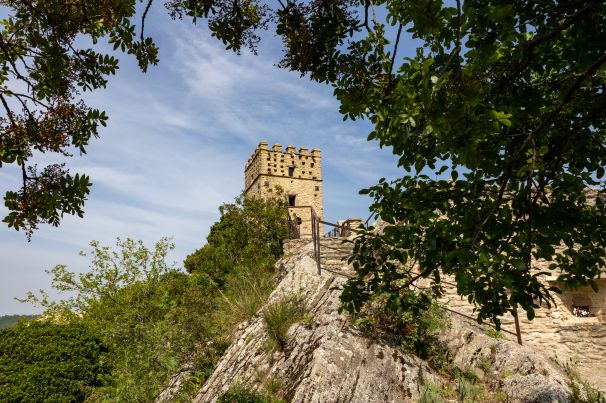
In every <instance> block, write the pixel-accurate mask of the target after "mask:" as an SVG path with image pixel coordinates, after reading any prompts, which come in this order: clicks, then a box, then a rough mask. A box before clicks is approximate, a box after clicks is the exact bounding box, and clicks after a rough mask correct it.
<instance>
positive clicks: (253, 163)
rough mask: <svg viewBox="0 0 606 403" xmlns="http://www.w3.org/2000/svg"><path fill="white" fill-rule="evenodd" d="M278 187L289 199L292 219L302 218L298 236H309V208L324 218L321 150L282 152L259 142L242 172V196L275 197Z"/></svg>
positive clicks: (291, 148)
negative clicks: (295, 217)
mask: <svg viewBox="0 0 606 403" xmlns="http://www.w3.org/2000/svg"><path fill="white" fill-rule="evenodd" d="M278 187H279V188H282V190H283V192H284V194H285V197H288V205H289V213H290V215H291V217H294V216H295V215H296V216H297V217H299V218H301V221H302V222H301V236H305V237H307V236H311V212H310V209H309V208H308V206H311V207H313V209H314V210H315V212H316V214H317V215H318V216H319V217H320V218H322V217H324V207H323V205H322V158H321V155H320V150H319V149H317V148H314V149H312V150H311V153H309V152H308V149H307V148H305V147H301V148H299V150H297V149H296V148H295V146H293V145H289V146H287V147H286V149H285V150H282V145H280V144H274V146H273V147H272V149H269V148H268V146H267V142H265V141H261V142H260V143H259V145H258V146H257V148H256V149H255V151H254V152H253V154H252V156H251V157H250V158H249V159H248V162H247V163H246V168H245V169H244V194H245V195H246V196H247V197H268V196H272V195H275V194H276V190H277V188H278ZM321 231H322V229H321ZM321 233H322V232H321Z"/></svg>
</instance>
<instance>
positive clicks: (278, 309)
mask: <svg viewBox="0 0 606 403" xmlns="http://www.w3.org/2000/svg"><path fill="white" fill-rule="evenodd" d="M306 313H307V306H306V304H305V300H304V299H303V297H302V296H301V295H283V296H281V297H280V298H278V299H277V300H276V301H274V302H272V303H271V304H269V305H268V306H267V307H266V308H265V311H264V312H263V319H264V320H265V326H266V328H267V334H268V335H269V337H270V339H271V340H273V341H274V342H275V344H276V347H277V348H278V350H280V351H282V350H284V347H286V343H287V342H288V337H287V333H288V329H290V327H291V326H292V325H293V324H294V323H296V322H298V321H300V320H301V319H303V317H304V316H305V314H306Z"/></svg>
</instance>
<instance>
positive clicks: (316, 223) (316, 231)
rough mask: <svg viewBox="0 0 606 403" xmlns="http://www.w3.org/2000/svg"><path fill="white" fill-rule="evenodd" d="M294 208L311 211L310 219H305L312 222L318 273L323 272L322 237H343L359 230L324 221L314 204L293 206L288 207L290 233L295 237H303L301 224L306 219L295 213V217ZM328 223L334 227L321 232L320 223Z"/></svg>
mask: <svg viewBox="0 0 606 403" xmlns="http://www.w3.org/2000/svg"><path fill="white" fill-rule="evenodd" d="M294 209H304V210H309V212H310V220H309V221H308V220H305V222H310V224H311V239H312V242H313V245H314V257H315V259H316V265H317V268H318V275H321V274H322V264H321V261H320V257H321V254H320V248H321V243H320V241H321V239H322V238H342V237H345V236H349V235H350V234H351V233H352V232H357V229H355V228H352V227H351V226H350V225H348V224H346V225H339V224H335V223H332V222H330V221H324V220H322V218H321V217H320V216H319V215H318V213H316V210H315V209H314V208H313V206H291V207H289V208H288V229H289V235H290V236H291V237H292V238H293V239H300V238H301V225H302V224H303V222H304V220H303V219H302V217H300V216H297V215H296V214H294V217H293V216H291V215H290V213H291V210H294ZM321 224H322V225H327V226H330V227H333V229H332V230H330V231H329V232H328V233H327V234H323V233H321V232H320V225H321Z"/></svg>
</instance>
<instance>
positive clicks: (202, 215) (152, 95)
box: [0, 7, 407, 315]
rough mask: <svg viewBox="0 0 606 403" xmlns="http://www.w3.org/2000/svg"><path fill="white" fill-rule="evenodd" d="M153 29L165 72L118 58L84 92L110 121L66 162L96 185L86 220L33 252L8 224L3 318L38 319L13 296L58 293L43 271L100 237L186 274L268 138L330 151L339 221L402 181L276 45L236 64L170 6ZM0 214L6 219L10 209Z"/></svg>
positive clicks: (3, 232) (328, 204)
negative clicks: (388, 182)
mask: <svg viewBox="0 0 606 403" xmlns="http://www.w3.org/2000/svg"><path fill="white" fill-rule="evenodd" d="M146 31H147V32H148V33H149V34H151V36H153V37H154V39H155V40H156V42H157V44H158V45H159V47H160V64H159V66H157V67H153V68H150V70H149V72H148V73H147V74H142V73H141V72H140V71H139V70H138V68H137V66H136V62H135V61H134V60H133V59H132V58H130V57H128V56H126V55H121V54H120V55H118V56H119V58H120V70H119V73H118V74H117V76H115V77H112V78H110V83H109V86H108V88H107V89H106V90H103V91H98V92H95V93H92V94H86V100H87V102H88V103H89V104H90V105H95V106H97V107H99V108H101V109H104V110H105V111H106V112H107V113H108V115H109V124H108V127H107V128H102V130H101V132H100V135H101V137H100V139H98V140H94V141H93V143H92V144H91V146H90V147H89V149H88V154H87V155H85V156H77V157H74V158H71V159H69V160H68V161H67V163H68V167H69V168H70V170H71V171H72V172H74V173H75V172H80V173H85V174H87V175H89V176H90V177H91V180H92V182H93V188H92V191H91V194H90V197H89V200H88V202H87V204H86V206H85V211H86V214H85V217H84V219H79V218H74V217H67V218H65V220H64V222H63V224H62V225H61V226H60V227H58V228H53V227H48V226H43V227H41V228H40V230H39V231H37V232H36V233H35V234H34V236H33V238H32V241H31V242H30V243H28V242H27V241H26V238H25V235H24V233H22V232H16V231H14V230H12V229H9V228H7V227H6V226H5V225H2V226H0V256H1V257H2V258H1V259H0V276H1V281H0V315H2V314H13V313H20V314H21V313H34V312H37V311H38V310H37V309H36V308H35V307H32V306H28V305H24V304H20V303H19V302H16V301H14V299H13V298H14V297H22V296H24V295H25V294H26V292H27V291H30V290H32V291H35V290H38V289H40V288H43V289H49V288H50V277H49V276H48V275H47V274H46V273H45V272H44V270H45V269H50V268H51V267H53V266H54V265H55V264H58V263H61V264H67V265H68V266H69V268H70V269H72V270H75V271H84V270H86V268H87V265H88V261H87V259H86V258H83V257H80V256H78V252H79V251H81V250H87V245H88V242H89V241H91V240H93V239H95V240H99V241H101V242H102V243H104V244H112V243H113V241H114V240H115V237H116V236H121V237H123V238H124V237H132V238H135V239H142V240H143V241H145V242H146V243H147V244H148V246H150V247H151V246H152V245H153V243H154V242H155V241H156V240H158V239H159V238H160V237H161V236H171V237H173V240H174V242H175V244H176V249H175V251H174V252H173V253H172V255H171V257H170V258H171V260H172V261H175V262H177V265H179V266H180V265H181V262H182V261H183V259H184V258H185V256H187V255H188V254H189V253H191V252H193V251H194V250H195V249H197V248H199V247H200V246H201V245H202V244H203V243H204V240H205V237H206V235H207V233H208V229H209V227H210V225H211V224H212V223H213V222H215V221H216V220H217V219H218V206H219V205H220V204H221V203H224V202H229V201H232V200H233V199H234V197H235V196H237V195H238V194H239V193H240V192H241V190H242V186H243V170H244V164H245V163H246V160H247V158H248V157H249V155H250V154H251V153H252V151H253V150H254V148H255V147H256V145H257V144H258V142H259V141H260V140H267V141H268V142H269V143H270V144H272V143H281V144H283V145H287V144H294V145H295V146H297V147H298V146H306V147H309V148H312V147H318V148H320V149H321V150H322V156H323V174H324V210H325V217H326V219H328V220H329V221H335V220H337V219H340V218H344V217H356V216H357V217H364V218H366V217H367V216H368V205H369V201H370V200H369V199H368V198H367V197H363V196H360V195H358V194H357V193H358V190H359V189H361V188H363V187H366V186H369V185H372V184H374V183H376V182H377V181H378V179H379V178H381V177H388V178H394V177H395V176H396V175H398V174H399V172H398V170H397V169H396V159H395V157H393V156H392V155H391V152H390V150H381V149H379V147H378V145H377V143H369V142H367V141H366V136H367V134H368V132H369V131H370V126H369V124H368V123H367V122H343V121H342V116H341V115H340V114H339V113H338V103H337V102H336V100H335V99H334V98H333V96H332V89H331V88H330V87H327V86H322V85H319V84H315V83H312V82H310V81H309V80H308V79H307V78H300V77H299V75H298V74H297V73H291V72H288V71H285V70H281V69H278V68H277V67H275V64H276V63H278V61H279V59H280V54H281V48H280V43H279V42H278V41H277V39H276V38H273V37H271V36H268V37H267V38H264V42H263V45H262V46H261V48H260V51H259V55H258V56H254V55H251V54H248V53H246V52H243V54H242V55H236V54H233V53H230V52H227V51H225V50H224V49H223V47H222V46H221V44H220V43H219V42H218V41H217V40H215V39H214V38H211V37H210V36H209V35H208V33H207V32H206V31H205V29H204V28H203V27H201V26H199V27H195V26H192V25H191V24H190V23H188V22H185V21H182V22H179V21H172V20H170V18H169V17H168V16H167V13H166V12H165V11H164V10H163V9H162V8H161V7H158V8H156V9H155V10H152V12H151V14H150V20H149V21H148V23H147V24H146ZM406 53H407V52H406V51H405V50H404V49H402V48H401V49H400V50H399V51H398V54H399V55H401V56H405V55H406ZM44 160H45V161H49V162H50V161H55V160H56V156H46V157H45V158H44ZM18 179H19V176H18V175H16V170H15V169H14V168H12V167H3V168H2V170H1V171H0V192H1V194H2V195H4V192H5V191H6V190H7V189H17V188H18V186H19V184H18ZM0 214H1V215H2V217H4V216H5V215H6V209H5V208H4V206H3V205H2V206H1V207H0Z"/></svg>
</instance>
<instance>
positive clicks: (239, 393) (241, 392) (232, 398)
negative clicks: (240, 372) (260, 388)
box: [217, 385, 277, 403]
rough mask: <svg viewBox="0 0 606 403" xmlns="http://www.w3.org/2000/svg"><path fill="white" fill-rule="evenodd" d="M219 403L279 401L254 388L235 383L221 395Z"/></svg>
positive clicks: (274, 402)
mask: <svg viewBox="0 0 606 403" xmlns="http://www.w3.org/2000/svg"><path fill="white" fill-rule="evenodd" d="M217 403H277V401H276V400H274V399H273V398H272V397H270V396H267V395H264V394H261V393H259V392H257V391H255V390H253V389H250V388H247V387H244V386H240V385H233V386H231V387H230V388H229V390H228V391H227V392H225V393H223V394H222V395H221V396H219V399H218V400H217Z"/></svg>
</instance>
